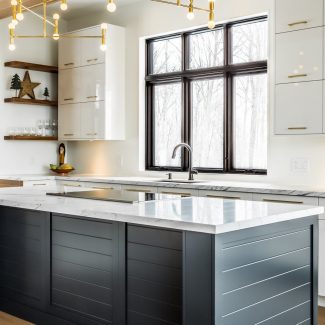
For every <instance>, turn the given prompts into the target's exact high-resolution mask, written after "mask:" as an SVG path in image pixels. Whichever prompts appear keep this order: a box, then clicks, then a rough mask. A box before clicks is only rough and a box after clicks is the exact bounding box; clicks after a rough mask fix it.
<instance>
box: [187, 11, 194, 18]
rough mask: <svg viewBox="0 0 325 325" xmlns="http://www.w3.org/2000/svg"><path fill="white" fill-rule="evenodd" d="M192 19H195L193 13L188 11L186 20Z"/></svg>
mask: <svg viewBox="0 0 325 325" xmlns="http://www.w3.org/2000/svg"><path fill="white" fill-rule="evenodd" d="M194 17H195V15H194V12H193V11H189V12H188V13H187V19H188V20H193V19H194Z"/></svg>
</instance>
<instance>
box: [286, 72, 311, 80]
mask: <svg viewBox="0 0 325 325" xmlns="http://www.w3.org/2000/svg"><path fill="white" fill-rule="evenodd" d="M307 76H308V75H307V74H306V73H301V74H290V75H289V76H288V78H290V79H293V78H303V77H307Z"/></svg>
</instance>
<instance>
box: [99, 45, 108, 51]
mask: <svg viewBox="0 0 325 325" xmlns="http://www.w3.org/2000/svg"><path fill="white" fill-rule="evenodd" d="M100 50H101V51H103V52H105V51H106V50H107V45H106V44H101V45H100Z"/></svg>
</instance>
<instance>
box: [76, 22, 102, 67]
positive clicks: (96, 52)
mask: <svg viewBox="0 0 325 325" xmlns="http://www.w3.org/2000/svg"><path fill="white" fill-rule="evenodd" d="M98 33H100V30H99V29H98V28H89V29H87V30H85V31H82V32H81V33H80V35H87V36H98ZM79 41H80V47H81V53H80V54H81V57H80V65H81V66H85V65H93V64H99V63H104V62H105V52H103V51H101V50H100V48H99V46H98V44H99V43H100V39H98V38H88V39H87V38H81V39H80V40H79Z"/></svg>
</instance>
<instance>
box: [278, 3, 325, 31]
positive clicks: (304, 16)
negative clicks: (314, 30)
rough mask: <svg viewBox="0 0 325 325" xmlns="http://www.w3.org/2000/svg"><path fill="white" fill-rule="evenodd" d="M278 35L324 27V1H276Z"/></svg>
mask: <svg viewBox="0 0 325 325" xmlns="http://www.w3.org/2000/svg"><path fill="white" fill-rule="evenodd" d="M275 17H276V33H282V32H289V31H294V30H298V29H305V28H311V27H317V26H322V25H323V0H313V2H312V5H311V2H310V0H285V1H284V0H276V2H275Z"/></svg>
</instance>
